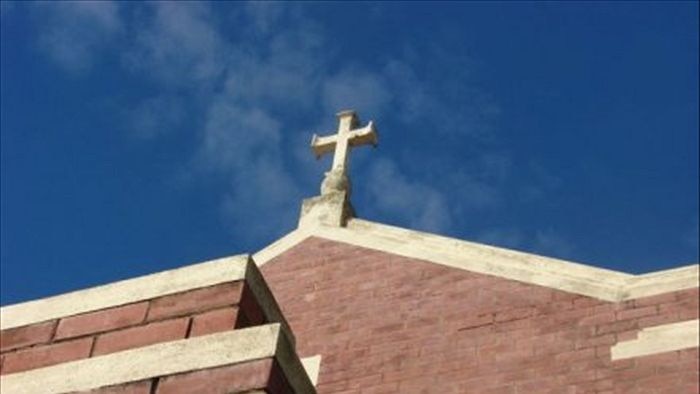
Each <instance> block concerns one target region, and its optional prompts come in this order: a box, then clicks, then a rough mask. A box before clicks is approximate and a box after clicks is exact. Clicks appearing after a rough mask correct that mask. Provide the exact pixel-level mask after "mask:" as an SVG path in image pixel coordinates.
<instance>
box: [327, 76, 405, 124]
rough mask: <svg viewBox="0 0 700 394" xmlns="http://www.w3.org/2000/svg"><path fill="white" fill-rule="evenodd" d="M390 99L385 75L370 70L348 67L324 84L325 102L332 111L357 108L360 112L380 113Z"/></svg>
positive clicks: (328, 109) (328, 110)
mask: <svg viewBox="0 0 700 394" xmlns="http://www.w3.org/2000/svg"><path fill="white" fill-rule="evenodd" d="M390 100H391V93H390V90H389V87H388V86H387V84H386V82H385V81H384V79H383V77H382V76H381V75H379V74H376V73H371V72H368V71H363V70H358V69H346V70H343V71H341V72H340V73H338V74H336V75H333V76H331V77H329V78H327V79H326V81H325V82H324V84H323V104H324V106H325V108H326V111H327V112H330V113H335V112H338V111H341V110H345V109H355V110H356V111H358V112H359V113H365V114H367V113H369V114H379V113H381V112H382V110H384V108H385V107H386V105H387V104H388V103H389V101H390Z"/></svg>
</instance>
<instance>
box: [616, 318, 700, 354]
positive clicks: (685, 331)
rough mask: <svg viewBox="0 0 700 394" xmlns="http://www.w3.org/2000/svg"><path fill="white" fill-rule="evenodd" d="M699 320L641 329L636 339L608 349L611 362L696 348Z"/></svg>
mask: <svg viewBox="0 0 700 394" xmlns="http://www.w3.org/2000/svg"><path fill="white" fill-rule="evenodd" d="M698 336H700V320H697V319H696V320H689V321H684V322H679V323H671V324H664V325H661V326H656V327H648V328H645V329H643V330H642V331H640V332H639V334H638V335H637V339H633V340H631V341H624V342H618V343H617V344H615V345H614V346H613V347H611V348H610V356H611V358H612V360H613V361H615V360H623V359H626V358H633V357H642V356H649V355H652V354H658V353H665V352H671V351H675V350H683V349H690V348H695V347H698V345H699V342H700V340H699V339H698Z"/></svg>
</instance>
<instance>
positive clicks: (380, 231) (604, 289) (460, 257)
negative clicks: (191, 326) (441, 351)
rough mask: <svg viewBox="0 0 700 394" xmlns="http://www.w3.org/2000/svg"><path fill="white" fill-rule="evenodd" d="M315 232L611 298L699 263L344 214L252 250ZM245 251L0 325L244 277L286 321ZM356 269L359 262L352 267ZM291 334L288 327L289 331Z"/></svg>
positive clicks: (0, 320)
mask: <svg viewBox="0 0 700 394" xmlns="http://www.w3.org/2000/svg"><path fill="white" fill-rule="evenodd" d="M312 236H315V237H320V238H325V239H329V240H334V241H337V242H344V243H348V244H351V245H355V246H360V247H365V248H370V249H374V250H379V251H383V252H386V253H393V254H397V255H400V256H405V257H409V258H414V259H420V260H424V261H427V262H432V263H436V264H441V265H445V266H448V267H452V268H456V269H463V270H466V271H471V272H477V273H482V274H487V275H493V276H497V277H501V278H505V279H511V280H516V281H519V282H524V283H530V284H535V285H539V286H545V287H549V288H553V289H557V290H562V291H566V292H570V293H575V294H581V295H586V296H589V297H594V298H597V299H601V300H605V301H612V302H618V301H623V300H629V299H635V298H641V297H647V296H653V295H657V294H663V293H667V292H671V291H678V290H684V289H690V288H695V287H698V280H699V275H698V265H697V264H694V265H689V266H686V267H680V268H675V269H670V270H665V271H659V272H653V273H648V274H643V275H632V274H627V273H622V272H618V271H612V270H607V269H602V268H596V267H592V266H587V265H583V264H578V263H574V262H570V261H565V260H559V259H553V258H548V257H542V256H538V255H534V254H530V253H524V252H519V251H514V250H509V249H504V248H499V247H495V246H488V245H483V244H478V243H473V242H468V241H462V240H458V239H454V238H448V237H443V236H439V235H434V234H428V233H423V232H419V231H413V230H407V229H402V228H398V227H393V226H388V225H384V224H379V223H373V222H370V221H366V220H360V219H351V220H350V221H349V222H348V224H347V227H345V228H342V227H330V226H323V225H316V226H311V225H309V226H302V227H300V228H298V229H296V230H294V231H292V232H291V233H289V234H287V235H285V236H284V237H282V238H280V239H279V240H277V241H275V242H274V243H272V244H270V245H269V246H267V247H266V248H264V249H262V250H261V251H259V252H257V253H256V254H255V255H254V256H253V260H254V261H255V264H257V265H258V266H262V265H264V264H265V263H267V262H268V261H270V260H272V259H273V258H275V257H276V256H279V255H280V254H282V253H284V252H285V251H287V250H289V249H291V248H292V247H294V246H296V245H298V244H299V243H301V242H302V241H304V240H305V239H307V238H309V237H312ZM250 259H251V257H250V256H249V255H238V256H233V257H226V258H222V259H217V260H212V261H208V262H204V263H199V264H195V265H190V266H186V267H183V268H177V269H173V270H170V271H164V272H160V273H156V274H152V275H147V276H142V277H139V278H134V279H128V280H123V281H119V282H114V283H110V284H107V285H104V286H98V287H94V288H91V289H87V290H79V291H75V292H71V293H66V294H62V295H58V296H54V297H49V298H44V299H40V300H35V301H29V302H24V303H21V304H16V305H9V306H5V307H2V308H0V329H2V330H5V329H8V328H14V327H20V326H25V325H29V324H34V323H39V322H42V321H48V320H52V319H57V318H61V317H66V316H71V315H76V314H80V313H86V312H91V311H96V310H100V309H107V308H110V307H114V306H119V305H124V304H128V303H132V302H137V301H141V300H146V299H151V298H156V297H159V296H163V295H168V294H174V293H179V292H183V291H187V290H193V289H197V288H201V287H207V286H212V285H216V284H219V283H224V282H229V281H235V280H242V279H246V280H247V281H248V283H249V284H250V288H251V290H252V291H253V293H254V294H255V296H256V298H257V299H258V301H259V302H260V303H261V307H262V308H263V310H264V311H265V313H266V317H268V319H269V320H270V321H280V322H283V324H284V325H285V326H287V327H288V325H287V323H286V321H285V320H284V316H283V315H282V313H281V312H280V310H279V307H278V306H277V304H276V302H275V301H274V297H273V295H272V294H271V292H270V290H269V289H268V288H267V285H266V284H265V281H264V280H263V278H262V276H261V275H260V273H259V272H258V271H257V270H254V269H252V268H251V267H250V266H252V265H254V264H248V263H249V261H250ZM358 269H359V268H358ZM290 335H291V333H290Z"/></svg>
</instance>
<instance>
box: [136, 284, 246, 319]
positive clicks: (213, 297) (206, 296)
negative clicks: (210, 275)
mask: <svg viewBox="0 0 700 394" xmlns="http://www.w3.org/2000/svg"><path fill="white" fill-rule="evenodd" d="M242 288H243V282H242V281H238V282H229V283H222V284H220V285H216V286H210V287H204V288H201V289H197V290H192V291H187V292H184V293H178V294H172V295H168V296H164V297H160V298H156V299H154V300H152V301H151V308H150V310H149V311H148V320H149V321H152V320H159V319H163V318H168V317H175V316H183V315H187V314H191V313H194V312H202V311H206V310H209V309H214V308H219V307H222V306H227V305H236V304H238V303H239V302H240V299H241V290H242Z"/></svg>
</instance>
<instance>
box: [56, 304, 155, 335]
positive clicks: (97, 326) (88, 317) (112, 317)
mask: <svg viewBox="0 0 700 394" xmlns="http://www.w3.org/2000/svg"><path fill="white" fill-rule="evenodd" d="M147 310H148V302H140V303H138V304H131V305H124V306H120V307H116V308H111V309H105V310H101V311H96V312H91V313H85V314H82V315H77V316H71V317H67V318H63V319H61V320H60V321H59V322H58V328H57V329H56V339H61V338H70V337H77V336H82V335H86V334H96V333H101V332H104V331H111V330H116V329H119V328H124V327H129V326H133V325H136V324H139V323H141V322H143V320H144V318H145V317H146V311H147Z"/></svg>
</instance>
